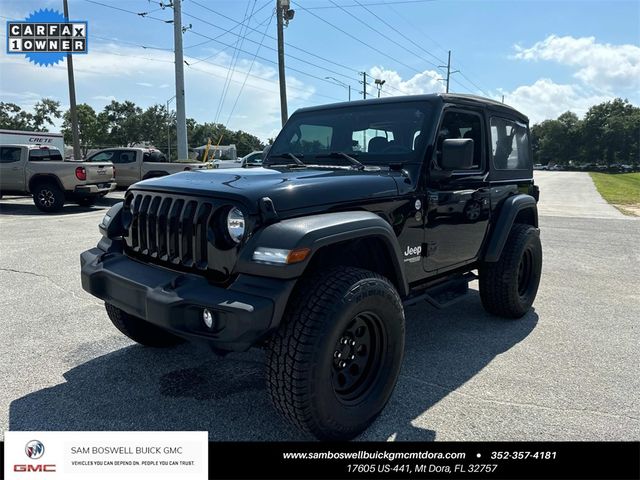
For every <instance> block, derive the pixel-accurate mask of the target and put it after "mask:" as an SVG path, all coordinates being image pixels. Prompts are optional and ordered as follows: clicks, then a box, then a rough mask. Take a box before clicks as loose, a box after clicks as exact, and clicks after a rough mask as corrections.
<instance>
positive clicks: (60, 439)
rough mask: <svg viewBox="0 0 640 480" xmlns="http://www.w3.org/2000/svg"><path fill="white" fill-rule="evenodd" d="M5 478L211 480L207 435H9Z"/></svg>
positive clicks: (111, 433)
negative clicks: (207, 479)
mask: <svg viewBox="0 0 640 480" xmlns="http://www.w3.org/2000/svg"><path fill="white" fill-rule="evenodd" d="M4 437H5V438H4V440H5V449H4V478H6V479H7V480H13V479H25V478H39V479H41V478H45V479H51V480H62V479H71V480H74V479H87V478H91V479H97V480H99V479H113V478H117V479H118V480H130V479H131V480H133V479H144V478H148V479H154V480H165V479H166V480H169V479H175V478H180V479H181V480H205V479H206V478H207V476H208V475H207V472H208V445H207V432H11V431H9V432H5V433H4Z"/></svg>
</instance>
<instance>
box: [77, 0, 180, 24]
mask: <svg viewBox="0 0 640 480" xmlns="http://www.w3.org/2000/svg"><path fill="white" fill-rule="evenodd" d="M84 1H85V2H88V3H93V4H95V5H100V6H103V7H107V8H112V9H113V10H119V11H121V12H126V13H131V14H133V15H136V16H139V17H140V18H150V19H151V20H157V21H159V22H163V23H173V20H165V19H163V18H158V17H153V16H151V15H148V14H145V15H140V13H141V12H134V11H133V10H127V9H126V8H120V7H116V6H115V5H109V4H108V3H102V2H96V1H95V0H84ZM143 13H144V12H143Z"/></svg>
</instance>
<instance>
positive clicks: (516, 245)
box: [480, 224, 542, 318]
mask: <svg viewBox="0 0 640 480" xmlns="http://www.w3.org/2000/svg"><path fill="white" fill-rule="evenodd" d="M541 272H542V245H541V244H540V234H539V232H538V229H537V228H534V227H532V226H530V225H524V224H515V225H514V226H513V227H512V229H511V232H510V233H509V238H508V239H507V242H506V244H505V246H504V249H503V250H502V254H501V255H500V260H498V261H497V262H495V263H485V264H484V265H483V266H481V267H480V299H481V300H482V305H483V306H484V308H485V310H487V311H488V312H489V313H493V314H494V315H499V316H501V317H506V318H520V317H522V316H524V315H525V314H526V313H527V312H528V311H529V309H530V308H531V305H532V304H533V301H534V299H535V298H536V293H537V292H538V286H539V285H540V274H541Z"/></svg>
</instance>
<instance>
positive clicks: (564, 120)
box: [531, 98, 640, 166]
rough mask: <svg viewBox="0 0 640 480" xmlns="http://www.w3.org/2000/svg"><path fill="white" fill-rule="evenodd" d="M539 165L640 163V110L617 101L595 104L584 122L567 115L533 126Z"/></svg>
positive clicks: (532, 137) (534, 147)
mask: <svg viewBox="0 0 640 480" xmlns="http://www.w3.org/2000/svg"><path fill="white" fill-rule="evenodd" d="M531 139H532V148H533V152H534V160H535V162H536V163H542V164H545V165H546V164H548V163H549V162H552V163H558V164H567V163H568V162H573V163H604V164H606V165H607V166H611V165H612V164H613V163H631V164H634V165H637V164H638V163H639V162H640V158H639V157H640V145H639V143H640V108H638V107H636V106H634V105H632V104H631V103H629V101H628V100H623V99H621V98H616V99H615V100H612V101H609V102H603V103H600V104H598V105H594V106H592V107H591V108H589V110H588V111H587V113H586V114H585V116H584V119H583V120H580V119H579V118H578V116H577V115H576V114H575V113H573V112H565V113H563V114H562V115H560V116H559V117H558V118H557V120H545V121H543V122H541V123H538V124H535V125H533V126H532V127H531Z"/></svg>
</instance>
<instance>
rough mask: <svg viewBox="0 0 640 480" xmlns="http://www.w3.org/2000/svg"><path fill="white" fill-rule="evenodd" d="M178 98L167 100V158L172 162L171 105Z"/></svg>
mask: <svg viewBox="0 0 640 480" xmlns="http://www.w3.org/2000/svg"><path fill="white" fill-rule="evenodd" d="M174 98H176V96H175V95H174V96H173V97H171V98H170V99H169V100H167V158H168V159H169V161H171V114H170V112H169V103H170V102H171V100H173V99H174Z"/></svg>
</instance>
